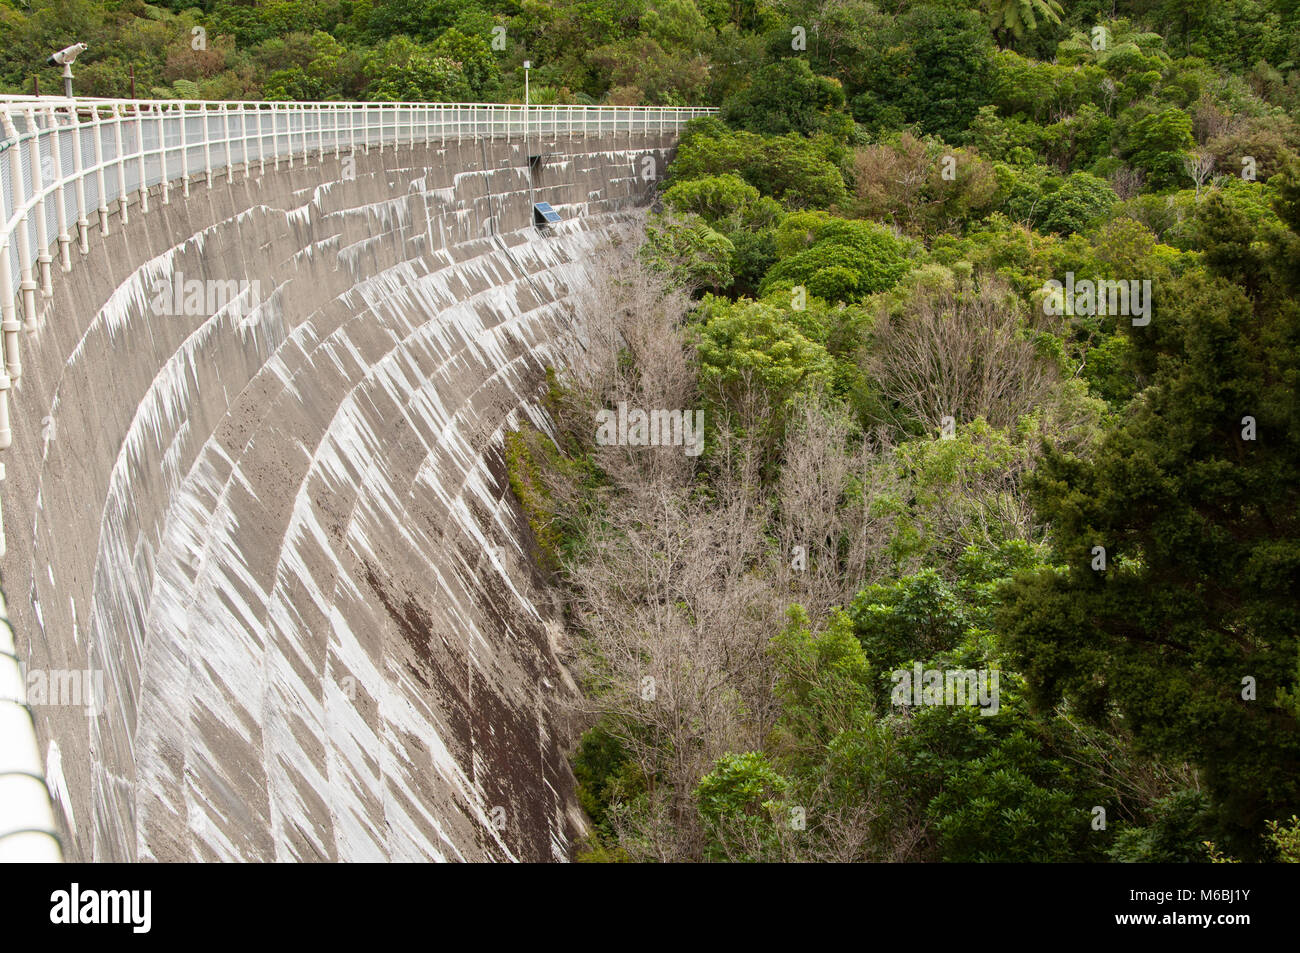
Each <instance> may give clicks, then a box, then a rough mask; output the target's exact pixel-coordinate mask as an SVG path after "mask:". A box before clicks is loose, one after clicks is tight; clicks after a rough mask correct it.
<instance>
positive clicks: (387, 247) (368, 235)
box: [30, 146, 643, 860]
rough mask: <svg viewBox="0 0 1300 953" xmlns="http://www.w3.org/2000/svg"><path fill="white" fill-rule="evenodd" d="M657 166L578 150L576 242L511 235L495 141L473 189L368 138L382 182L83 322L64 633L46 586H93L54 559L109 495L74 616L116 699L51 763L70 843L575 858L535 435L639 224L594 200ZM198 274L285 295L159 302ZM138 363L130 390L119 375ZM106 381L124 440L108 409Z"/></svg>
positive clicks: (239, 237)
mask: <svg viewBox="0 0 1300 953" xmlns="http://www.w3.org/2000/svg"><path fill="white" fill-rule="evenodd" d="M580 148H590V147H586V146H583V147H580ZM418 154H419V153H418V151H417V155H418ZM642 154H643V150H641V151H631V152H625V151H624V150H621V149H620V150H618V151H616V152H614V153H606V154H580V155H575V156H570V157H566V158H564V159H559V160H556V161H554V162H551V163H548V165H547V170H546V174H547V175H548V176H551V177H552V180H565V181H567V178H568V177H572V178H573V183H572V186H571V187H569V188H568V189H567V191H564V192H562V193H559V192H557V193H556V194H555V195H552V196H550V198H551V199H554V201H553V202H552V204H553V205H555V207H556V208H558V209H564V210H566V213H565V217H566V219H568V220H567V221H565V222H564V223H563V224H562V225H561V226H560V227H559V228H558V229H556V230H555V232H554V233H553V234H552V235H551V236H549V237H542V236H540V235H538V234H537V233H535V232H534V231H533V230H532V229H531V228H528V229H523V230H521V231H519V232H513V233H510V232H507V233H505V234H500V227H501V226H500V222H499V219H497V218H495V216H499V215H500V214H501V209H502V208H503V207H505V206H503V202H505V201H507V198H508V199H509V201H510V202H513V203H514V207H516V208H518V207H520V203H525V204H524V205H523V208H525V209H526V207H527V206H526V201H527V195H528V192H527V176H526V174H522V175H521V173H520V171H519V170H518V169H515V168H511V167H510V162H509V161H508V160H503V159H502V158H501V157H500V156H497V157H495V159H496V162H495V163H494V165H495V166H500V168H499V169H496V170H495V171H493V172H492V173H491V174H490V175H485V173H484V172H483V171H481V169H479V168H478V166H479V153H478V148H477V146H476V147H475V148H474V150H472V151H468V150H462V151H461V152H459V153H457V152H455V151H454V150H451V149H448V150H447V151H446V156H445V161H446V162H447V163H453V162H461V163H462V164H464V165H468V164H469V163H470V162H472V163H473V167H472V168H471V169H470V170H468V171H461V172H458V173H455V174H454V175H449V169H447V168H446V167H445V166H441V165H440V166H439V167H436V168H435V167H432V166H420V165H419V164H418V163H416V162H414V161H412V164H411V168H409V169H396V170H395V169H393V168H391V167H389V168H386V169H384V168H382V167H368V166H367V162H366V158H365V157H363V156H361V155H360V154H358V156H357V166H358V168H357V170H356V181H329V182H326V183H325V184H319V185H315V186H312V187H304V188H301V189H299V190H297V191H292V192H288V193H287V198H288V201H285V202H284V203H283V206H287V208H284V207H281V208H277V207H276V204H275V203H274V202H268V201H259V202H258V203H256V204H253V205H251V207H249V208H246V209H243V210H241V211H238V212H236V213H234V214H232V215H231V216H229V217H228V218H226V219H225V220H222V221H218V222H217V224H215V225H210V226H208V227H205V228H201V229H200V230H198V231H197V232H196V233H195V234H193V235H191V236H190V237H189V238H187V239H185V240H184V241H181V242H179V243H178V244H176V245H175V246H174V247H171V248H168V249H166V250H165V251H163V252H162V253H161V254H157V255H154V256H153V257H150V258H149V259H148V260H146V261H144V262H143V263H141V264H140V265H139V266H138V267H136V268H135V269H134V270H133V271H132V272H131V273H130V274H129V276H128V277H126V278H125V280H123V281H121V283H120V284H119V285H118V286H117V287H116V288H115V289H114V290H112V292H111V293H110V294H109V295H108V297H107V300H106V301H105V302H104V303H103V305H102V306H101V307H99V308H98V312H97V314H95V316H94V318H93V319H92V320H90V321H89V322H88V323H84V324H78V325H77V327H84V330H83V332H82V333H81V334H80V336H79V337H78V338H76V339H75V343H74V344H72V343H71V342H70V344H71V347H70V350H69V351H68V352H67V353H68V356H67V359H66V361H65V362H64V365H63V369H62V373H61V375H60V376H59V382H58V384H57V386H56V387H55V388H54V391H53V395H52V398H51V401H50V410H49V413H50V414H51V415H52V417H53V425H54V426H55V428H56V429H55V431H54V432H55V433H56V434H57V437H56V438H55V439H53V440H49V441H47V446H46V448H45V450H44V451H43V453H44V454H45V456H46V457H48V459H47V460H45V461H44V462H43V463H42V467H41V470H40V473H41V480H40V483H39V485H38V486H37V488H36V495H35V499H36V501H37V504H36V505H35V506H34V507H32V508H31V514H30V519H31V525H32V539H33V543H32V559H33V560H34V561H35V560H36V559H37V558H40V559H41V562H40V567H41V571H40V572H39V573H38V572H36V567H35V562H34V563H33V576H32V578H33V582H32V608H33V612H34V615H35V620H36V623H37V625H38V626H39V627H40V628H41V629H42V630H44V628H45V625H46V619H45V618H43V616H42V612H41V599H40V596H41V595H42V594H44V595H45V596H46V597H47V598H46V599H45V602H46V603H47V604H48V603H49V602H50V600H49V598H48V596H49V595H50V594H52V593H56V592H58V590H57V589H55V578H56V569H57V570H58V577H59V579H60V581H61V582H63V583H64V585H68V584H70V583H68V582H65V581H64V578H65V563H67V562H68V561H67V558H66V557H60V556H59V555H58V554H57V553H56V554H53V555H52V556H50V557H48V558H47V557H38V556H37V551H38V550H39V549H40V548H41V547H42V546H47V547H48V546H49V545H50V543H49V542H48V541H49V540H50V539H51V538H52V537H54V536H55V535H56V534H55V532H54V530H55V529H57V527H58V526H59V525H60V524H61V522H62V521H66V520H68V519H69V518H71V514H74V513H76V512H78V511H79V508H80V510H84V508H85V507H86V506H87V505H94V506H96V507H99V508H102V512H100V515H99V519H98V520H97V522H96V524H95V525H97V526H98V539H97V540H85V541H84V542H85V545H86V546H93V547H94V554H95V555H94V559H93V573H92V574H91V577H90V579H89V580H88V581H87V583H86V589H79V590H74V591H76V592H79V593H80V592H85V596H86V598H85V599H83V603H82V604H83V609H82V612H83V615H82V616H81V623H80V626H78V622H77V620H78V615H77V611H78V610H77V607H76V602H75V601H71V602H70V604H69V607H68V610H67V612H68V619H69V620H70V632H69V634H71V633H75V632H77V631H78V628H79V629H80V632H81V635H82V636H84V639H83V641H84V642H85V649H84V652H85V657H86V667H88V668H91V669H97V670H102V671H103V672H104V681H105V687H106V696H107V699H106V702H107V704H106V705H105V708H104V710H103V711H102V712H100V713H99V714H98V715H96V716H95V717H89V718H83V723H82V727H81V729H80V730H81V731H83V732H87V737H86V739H85V741H84V742H80V743H79V744H78V745H77V750H78V751H81V752H88V753H89V756H90V757H89V759H88V766H79V771H80V773H77V774H74V775H72V776H71V777H72V780H73V782H74V783H73V785H72V790H71V792H69V786H68V784H67V782H66V781H65V780H64V774H63V772H62V770H61V762H60V756H59V748H58V746H57V745H52V746H51V748H50V759H51V765H50V767H51V768H52V770H51V771H50V777H51V780H52V781H55V780H57V783H58V784H60V785H62V788H61V793H60V804H61V805H62V806H63V808H64V811H65V813H66V815H67V822H68V824H69V827H70V828H72V827H73V825H74V824H75V819H74V817H73V805H74V803H75V804H85V805H87V808H82V810H83V811H84V810H87V809H88V810H89V811H90V812H91V814H92V817H91V818H90V819H91V821H92V823H89V824H87V823H84V822H83V823H82V825H81V829H82V830H83V835H84V831H85V830H86V829H89V831H90V834H89V835H84V836H83V837H82V839H81V840H79V841H78V843H77V847H78V848H79V849H80V851H81V853H82V856H85V857H91V858H94V859H130V858H138V859H159V860H178V859H221V860H380V859H393V860H426V859H435V860H479V859H498V860H514V859H548V858H551V859H564V858H566V857H567V856H568V853H569V849H570V845H569V839H570V837H571V836H572V834H573V833H574V832H575V830H576V829H577V828H576V826H575V824H574V821H573V818H574V817H575V816H576V813H577V812H576V808H575V806H574V803H573V795H572V782H571V779H569V780H566V778H567V775H566V771H567V769H566V768H565V767H564V752H563V751H562V750H561V748H560V746H561V744H562V739H561V738H560V737H559V735H558V734H557V732H558V731H559V729H558V727H557V723H556V721H555V715H554V710H555V702H556V698H557V694H556V692H557V690H556V689H555V688H554V687H553V686H555V685H565V684H571V683H570V682H569V681H568V679H567V677H566V676H564V675H563V673H562V671H561V670H560V669H559V667H558V663H557V662H556V660H555V659H554V658H553V656H552V655H551V654H550V653H551V651H552V650H551V648H550V644H551V643H550V640H549V639H548V637H547V634H546V626H547V623H548V620H550V619H553V610H552V609H551V608H550V607H548V606H544V605H539V604H538V602H537V598H538V593H537V592H536V590H535V589H534V587H533V584H532V583H531V582H529V581H528V580H529V577H528V574H527V572H526V571H522V570H523V567H524V566H525V565H526V563H527V560H528V559H529V558H530V557H529V555H528V552H527V548H526V547H527V541H526V529H525V527H524V524H523V521H522V519H521V517H520V516H519V514H518V512H517V510H516V509H515V508H514V507H513V504H512V503H511V502H510V498H509V489H508V486H507V485H506V483H505V480H504V474H503V467H502V463H501V448H502V445H503V441H504V434H505V432H506V431H507V430H509V429H511V428H513V427H517V426H518V425H519V423H520V422H522V421H524V420H527V421H529V422H530V423H532V424H533V425H534V426H537V427H539V428H541V429H543V430H544V431H546V432H548V433H549V432H550V429H551V424H550V421H549V419H548V418H547V416H546V414H545V413H544V412H543V411H542V409H541V408H540V407H539V406H538V404H537V401H536V396H537V393H538V388H539V383H540V379H541V370H542V369H543V368H544V367H545V366H546V365H548V364H557V365H558V364H563V363H564V362H565V361H566V360H567V359H568V356H569V355H570V354H571V353H572V352H573V349H574V348H575V347H577V341H578V340H579V335H580V333H581V329H578V328H574V327H571V326H570V324H569V319H568V318H567V317H566V313H567V309H565V308H563V307H561V303H562V302H563V300H564V298H565V297H567V296H568V295H569V294H570V293H571V291H572V290H573V289H575V288H576V287H578V286H580V285H581V284H582V283H583V282H584V281H586V280H587V275H588V271H589V269H590V268H591V267H592V266H593V262H594V261H595V260H596V259H597V258H598V257H599V254H600V250H601V248H602V247H603V246H604V244H605V243H606V242H607V241H608V240H609V238H610V234H611V230H612V229H617V228H622V227H625V226H626V224H627V223H628V222H629V221H631V220H632V217H631V214H632V213H621V212H615V211H613V209H612V206H606V205H604V204H603V202H604V200H603V198H602V206H601V208H600V209H598V210H596V211H594V212H593V211H592V210H589V209H588V208H587V207H586V205H585V204H582V203H579V204H574V203H568V204H566V203H564V202H562V201H560V200H561V199H562V198H564V197H566V196H567V197H570V198H573V197H576V196H582V195H588V196H589V197H590V196H601V197H603V196H605V195H607V194H611V193H613V194H617V195H621V196H623V197H625V198H632V197H635V196H636V195H637V194H638V193H637V190H636V188H635V187H630V188H623V189H618V188H616V187H612V186H610V185H609V180H608V173H609V171H610V170H621V169H623V168H625V167H626V168H627V169H629V170H630V169H632V166H633V160H634V159H635V158H636V157H638V156H640V155H642ZM427 155H429V156H433V155H434V151H430V152H429V153H427ZM457 155H459V156H460V157H461V158H460V159H459V160H458V159H456V156H457ZM371 158H372V159H373V158H375V157H373V156H372V157H371ZM404 161H405V160H404ZM430 161H432V162H434V163H442V162H443V161H444V160H443V159H441V158H433V159H431V160H430ZM582 175H586V178H581V176H582ZM593 176H599V177H600V178H599V179H597V178H593ZM270 179H271V173H270V172H269V171H268V173H267V180H268V181H269V180H270ZM449 179H450V181H451V183H452V184H451V185H450V186H447V185H446V183H447V182H448V180H449ZM628 181H629V182H634V185H635V186H637V187H639V185H640V183H639V182H635V180H634V179H632V178H631V177H629V179H628ZM593 184H594V185H598V186H600V188H598V189H596V190H594V191H589V186H591V185H593ZM435 185H436V186H438V187H436V188H434V187H432V186H435ZM503 192H504V193H506V194H504V195H503V194H502V193H503ZM493 193H495V194H494V195H493V197H492V198H491V199H489V198H488V196H489V194H493ZM299 203H301V204H299ZM589 212H590V213H591V214H588V213H589ZM489 217H493V218H492V224H491V227H490V228H487V229H486V231H487V232H489V233H491V234H492V235H493V236H495V237H484V233H485V226H487V225H488V224H489V221H488V220H489ZM205 249H216V250H218V251H214V252H212V253H210V254H206V255H205ZM179 273H184V275H185V276H186V277H187V278H190V277H196V278H212V279H215V280H222V281H225V280H230V279H232V278H233V279H239V280H243V279H256V280H258V281H259V282H260V286H261V288H262V289H263V293H262V294H261V295H260V296H258V297H257V300H256V308H255V309H254V310H253V311H252V312H251V313H250V312H249V310H248V305H249V300H248V296H245V297H243V298H241V299H240V300H239V302H237V303H232V304H231V305H229V306H227V307H224V308H221V309H218V310H217V311H216V313H214V314H206V315H199V316H194V317H186V316H175V315H157V314H154V313H153V312H152V311H151V310H150V301H151V300H152V298H153V297H154V291H153V289H154V288H155V286H156V285H157V283H158V282H160V281H162V282H168V281H170V280H172V278H173V277H174V276H175V275H177V274H179ZM110 353H111V354H113V355H115V357H114V360H116V361H118V362H119V364H120V366H119V367H117V369H116V373H115V376H113V377H112V378H111V380H110V381H109V383H108V384H107V390H106V391H103V392H98V391H90V388H92V387H93V386H94V385H93V384H92V383H90V382H91V381H92V380H93V379H94V377H93V374H92V371H93V370H94V368H96V367H97V366H100V365H101V364H102V362H103V361H105V360H106V354H110ZM88 392H93V393H95V395H96V397H97V398H99V399H101V400H102V402H103V407H104V412H103V417H102V420H99V421H96V424H97V425H98V428H96V427H94V426H89V425H87V424H86V423H85V422H84V421H77V420H76V419H74V418H75V415H76V414H77V413H79V411H80V409H81V408H84V407H85V405H86V402H87V397H86V395H87V393H88ZM99 430H102V431H103V432H104V434H106V435H107V436H101V435H100V434H99V432H98V431H99ZM114 434H116V436H114ZM65 435H66V436H65ZM96 447H98V448H100V449H99V450H96V451H95V452H97V453H100V454H101V455H102V453H103V448H106V447H111V448H114V449H113V450H111V451H110V452H109V459H110V460H111V461H112V464H111V467H109V468H108V470H107V473H105V474H104V475H103V476H102V477H93V476H91V475H88V474H81V476H79V477H78V479H79V480H80V481H81V482H80V483H78V484H77V488H73V487H71V486H70V485H69V486H67V487H65V484H64V483H63V482H60V481H61V480H63V481H65V480H66V479H67V478H68V477H67V475H68V474H69V472H71V471H70V469H69V468H75V467H76V465H77V461H78V454H79V448H90V449H85V450H84V451H82V452H85V453H90V452H91V449H93V448H96ZM96 480H99V481H101V485H100V486H99V487H98V488H97V487H96V485H95V481H96ZM47 481H48V483H47ZM51 488H53V489H54V490H55V491H56V492H54V493H53V494H50V493H47V492H45V491H47V490H49V489H51ZM89 500H99V501H102V502H100V503H89V502H88V501H89ZM42 521H45V524H48V525H43V522H42ZM41 540H45V541H46V542H41ZM56 564H57V565H56ZM44 577H48V580H49V582H48V585H47V584H46V582H45V581H44ZM87 590H88V591H87ZM87 602H88V610H87V608H86V606H87ZM60 619H61V623H62V614H60ZM57 637H58V636H56V634H55V633H52V632H51V633H46V638H47V639H51V640H53V639H55V638H57ZM68 730H70V731H74V732H75V728H74V729H68ZM64 748H65V749H67V748H68V746H67V745H65V746H64ZM68 763H69V764H71V763H72V761H71V760H69V761H68ZM83 775H84V777H85V780H81V778H82V777H83ZM79 788H81V789H79ZM82 789H84V790H82ZM73 839H74V840H77V834H76V832H75V830H74V831H73Z"/></svg>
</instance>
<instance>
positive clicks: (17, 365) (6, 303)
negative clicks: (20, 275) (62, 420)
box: [0, 235, 22, 450]
mask: <svg viewBox="0 0 1300 953" xmlns="http://www.w3.org/2000/svg"><path fill="white" fill-rule="evenodd" d="M12 238H13V235H6V237H5V241H4V242H0V333H3V334H4V378H3V385H4V386H3V390H5V391H8V390H9V384H10V381H12V382H14V384H17V382H18V381H19V380H22V360H21V359H19V355H18V332H19V330H22V325H21V324H18V309H17V308H16V307H14V304H13V273H12V272H10V270H9V268H10V265H9V241H12ZM0 400H3V402H4V403H5V413H8V400H9V395H8V394H4V395H3V397H0ZM5 425H6V426H8V423H6V424H5ZM0 437H3V438H4V439H8V438H9V434H8V433H4V434H0ZM4 446H8V443H5V445H4ZM3 449H4V447H0V450H3Z"/></svg>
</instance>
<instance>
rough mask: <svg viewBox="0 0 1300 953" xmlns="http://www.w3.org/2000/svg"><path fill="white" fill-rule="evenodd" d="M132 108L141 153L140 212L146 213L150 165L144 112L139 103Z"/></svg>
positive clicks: (137, 143)
mask: <svg viewBox="0 0 1300 953" xmlns="http://www.w3.org/2000/svg"><path fill="white" fill-rule="evenodd" d="M132 108H133V109H134V110H135V145H136V150H137V151H138V152H139V154H140V161H139V168H140V214H141V215H145V214H148V212H149V165H148V163H147V162H146V161H145V151H144V113H143V111H142V110H141V109H140V104H139V103H136V104H135V105H134V106H133V107H132Z"/></svg>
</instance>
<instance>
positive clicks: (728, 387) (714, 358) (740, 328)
mask: <svg viewBox="0 0 1300 953" xmlns="http://www.w3.org/2000/svg"><path fill="white" fill-rule="evenodd" d="M699 315H700V323H699V324H698V325H696V327H695V332H694V336H695V339H696V340H695V345H696V353H697V354H698V356H699V362H700V385H701V387H702V388H703V390H704V392H705V394H706V395H707V396H709V397H710V399H712V400H713V401H714V402H715V403H717V404H718V405H719V406H720V407H721V408H722V409H724V410H730V411H733V412H736V411H738V412H740V413H741V414H742V416H743V415H744V414H745V413H746V412H747V410H749V409H750V408H751V407H752V404H753V401H754V398H755V397H756V396H757V395H759V394H760V393H761V394H762V395H763V396H764V397H765V398H766V400H767V402H768V404H769V406H770V407H771V408H773V409H780V408H784V407H786V406H787V405H788V404H789V402H790V400H791V399H793V398H794V396H795V395H796V394H797V393H799V392H800V391H801V390H803V389H805V388H807V387H810V386H814V385H818V384H825V383H826V382H827V381H829V380H830V377H831V373H832V364H831V360H830V357H829V355H827V353H826V348H825V347H823V346H822V345H821V344H818V343H817V342H816V341H813V340H810V339H809V338H808V337H807V336H806V335H805V334H804V333H803V332H802V331H801V330H800V329H799V328H798V327H797V325H796V324H795V323H794V322H793V321H792V320H790V317H789V314H788V313H787V312H785V311H783V310H782V309H781V308H778V307H777V306H776V305H775V304H773V303H772V302H770V301H751V300H748V299H742V300H740V301H736V302H730V301H726V300H724V299H721V298H715V297H711V296H710V297H706V298H705V299H704V300H703V301H702V302H701V305H700V310H699ZM749 422H751V423H752V422H753V421H749Z"/></svg>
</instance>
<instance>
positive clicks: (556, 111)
mask: <svg viewBox="0 0 1300 953" xmlns="http://www.w3.org/2000/svg"><path fill="white" fill-rule="evenodd" d="M716 112H717V110H716V109H707V108H693V107H669V106H529V107H525V106H519V105H507V104H490V103H489V104H484V103H343V102H323V103H301V102H275V103H272V102H202V101H182V100H129V99H85V98H76V99H66V98H62V97H33V96H0V339H2V341H3V354H4V360H3V366H2V367H0V450H3V449H5V448H7V447H8V446H9V445H10V443H11V441H12V431H11V429H10V420H9V388H10V387H11V386H12V385H13V384H14V383H16V382H17V381H18V380H19V379H20V378H21V377H22V361H21V359H20V353H19V351H20V347H19V332H20V331H21V330H23V329H24V328H25V329H27V330H29V331H31V330H35V328H36V324H37V317H38V306H37V299H38V297H39V298H41V299H48V298H50V297H52V296H53V294H54V289H53V273H54V270H55V261H56V258H57V262H58V267H59V270H61V271H63V272H65V273H66V272H68V271H70V270H71V269H72V260H73V256H72V245H73V243H74V242H75V243H76V245H77V248H78V251H79V252H80V254H81V255H86V254H88V253H89V250H90V244H89V243H90V233H91V231H92V228H95V227H97V228H98V230H99V232H100V234H101V235H103V236H107V235H108V234H109V229H110V213H111V212H117V215H118V219H119V221H120V222H121V223H122V224H123V225H125V224H127V223H128V222H129V221H130V216H131V214H132V212H131V206H132V205H133V204H134V205H135V206H136V207H137V209H138V211H139V212H141V213H144V212H148V211H149V202H150V189H153V188H155V187H156V188H157V192H156V193H155V194H156V197H157V199H158V200H160V201H161V202H162V203H163V204H164V205H166V204H168V203H170V201H171V193H172V191H173V190H175V189H179V190H180V192H181V193H182V195H184V196H188V195H189V194H190V188H191V186H192V184H193V182H194V181H195V180H196V179H202V180H203V181H204V182H205V183H206V184H207V185H208V186H209V187H210V186H211V185H212V183H213V178H214V176H215V175H217V174H221V173H224V174H226V175H227V176H229V178H230V179H231V180H234V179H235V178H236V177H237V176H238V175H240V174H242V175H244V176H245V177H247V176H249V175H250V174H252V170H253V167H254V166H256V169H257V174H258V175H262V174H264V173H265V172H266V169H267V167H268V166H270V167H272V168H274V169H278V168H280V166H281V164H282V163H283V164H284V165H285V166H286V167H287V168H293V167H294V165H295V163H299V164H301V163H305V162H307V161H310V159H311V157H312V156H315V157H316V158H317V159H322V160H323V159H324V157H325V156H326V155H327V154H328V153H331V152H332V153H333V155H334V156H335V157H336V158H337V157H339V156H342V155H343V154H344V153H345V152H346V153H353V152H354V151H355V150H357V149H360V150H362V151H363V152H365V153H368V152H369V151H370V150H371V149H372V148H378V149H379V150H380V151H381V152H382V151H383V150H384V149H385V148H401V147H402V146H409V147H412V148H414V146H415V144H416V143H425V144H433V143H445V142H447V141H448V140H456V139H465V138H481V137H491V138H497V137H506V138H509V137H524V138H528V137H530V136H534V135H536V136H558V135H575V136H576V135H584V136H591V135H595V136H606V135H611V134H622V133H626V134H627V135H628V137H629V139H630V138H631V137H633V136H636V135H642V136H645V135H651V134H655V133H675V132H677V131H678V130H679V129H680V128H681V126H682V125H684V124H685V123H686V122H688V121H689V120H691V119H694V118H696V117H699V116H706V115H712V114H714V113H716ZM3 479H4V470H3V465H0V480H3ZM3 555H4V528H3V523H2V522H0V557H3Z"/></svg>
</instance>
